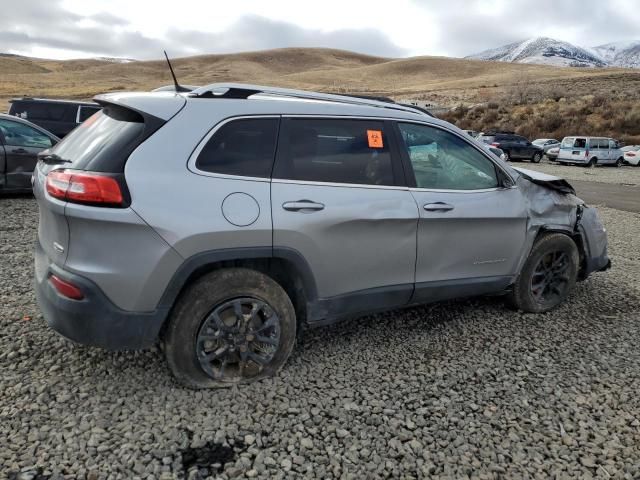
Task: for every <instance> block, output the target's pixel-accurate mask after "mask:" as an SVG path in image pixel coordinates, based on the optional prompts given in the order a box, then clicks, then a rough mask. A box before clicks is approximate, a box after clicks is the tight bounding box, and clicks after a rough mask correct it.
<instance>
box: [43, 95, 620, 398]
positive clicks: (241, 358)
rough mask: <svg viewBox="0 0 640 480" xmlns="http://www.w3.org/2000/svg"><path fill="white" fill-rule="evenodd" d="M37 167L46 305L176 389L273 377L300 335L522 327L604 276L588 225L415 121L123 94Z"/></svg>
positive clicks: (333, 107) (461, 143) (84, 337)
mask: <svg viewBox="0 0 640 480" xmlns="http://www.w3.org/2000/svg"><path fill="white" fill-rule="evenodd" d="M96 101H97V102H98V103H99V104H100V105H101V106H102V107H103V108H102V110H101V112H99V113H97V114H95V115H94V116H93V117H91V118H90V119H89V120H87V121H86V122H85V123H84V124H82V125H81V126H80V127H78V128H77V129H76V130H74V132H72V133H71V134H70V135H69V136H68V137H66V138H65V139H64V140H63V141H62V142H60V143H59V144H58V145H57V146H56V147H54V148H53V149H52V150H51V151H50V152H48V155H45V156H44V157H42V159H41V160H40V162H39V164H38V166H37V169H36V172H35V174H34V193H35V196H36V197H37V200H38V203H39V207H40V225H39V231H38V242H37V247H36V249H37V250H36V274H35V275H36V291H37V297H38V302H39V304H40V307H41V309H42V311H43V313H44V316H45V318H46V320H47V322H48V323H49V325H50V326H51V327H52V328H53V329H54V330H56V331H58V332H59V333H61V334H62V335H64V336H66V337H68V338H70V339H72V340H74V341H77V342H80V343H84V344H89V345H96V346H100V347H104V348H109V349H139V348H145V347H148V346H150V345H152V344H153V343H154V342H155V341H157V340H160V341H161V342H162V344H163V345H164V350H165V353H166V357H167V361H168V364H169V366H170V368H171V370H172V371H173V373H174V374H175V376H176V377H177V378H178V379H179V380H180V381H181V382H183V383H184V384H186V385H188V386H191V387H196V388H200V387H211V386H214V387H218V386H226V385H230V384H234V383H238V382H247V381H252V380H256V379H260V378H263V377H265V376H268V375H272V374H274V373H275V372H276V371H277V370H278V369H279V368H280V367H282V365H283V364H284V363H285V361H286V359H287V357H288V356H289V354H290V353H291V351H292V349H293V347H294V343H295V338H296V334H297V333H298V332H299V331H300V329H301V328H302V327H303V326H317V325H326V324H328V323H331V322H334V321H336V320H338V319H341V318H344V317H349V316H354V315H362V314H365V313H370V312H375V311H381V310H387V309H394V308H400V307H406V306H410V305H418V304H423V303H427V302H434V301H439V300H444V299H452V298H459V297H467V296H473V295H484V294H496V293H504V295H505V298H506V299H507V301H508V302H509V303H510V304H512V305H514V306H515V307H517V308H519V309H521V310H523V311H526V312H545V311H548V310H550V309H552V308H554V307H556V306H557V305H558V304H560V303H561V302H563V301H564V300H565V299H566V298H567V296H568V295H569V294H570V292H571V290H572V289H573V288H574V285H575V283H576V281H579V280H583V279H585V278H587V276H588V275H589V274H591V273H592V272H594V271H600V270H604V269H606V268H608V266H609V259H608V257H607V239H606V234H605V230H604V228H603V226H602V223H601V222H600V220H599V219H598V215H597V213H596V211H595V210H594V209H593V208H590V207H588V206H586V205H585V204H584V203H583V202H582V201H581V200H580V199H579V198H577V197H576V196H575V194H574V191H573V189H572V188H571V186H570V185H569V184H568V183H567V182H565V181H564V180H562V179H559V178H556V177H550V176H547V175H542V174H539V173H535V172H529V171H525V170H517V169H514V168H512V167H511V166H509V165H508V164H506V163H505V162H503V161H501V160H500V159H499V158H497V157H495V156H494V155H493V154H492V153H491V152H489V151H488V150H486V149H485V147H484V146H482V145H480V144H479V143H477V142H476V141H474V140H473V139H471V138H470V137H469V136H468V135H467V134H466V133H465V132H464V131H462V130H459V129H458V128H456V127H454V126H453V125H451V124H449V123H446V122H444V121H441V120H438V119H435V118H432V117H431V116H429V115H428V114H426V113H425V112H422V111H419V110H416V109H415V108H412V107H409V106H403V105H399V104H395V103H391V102H384V101H376V100H372V99H364V98H354V97H346V96H339V95H329V94H320V93H312V92H302V91H296V90H285V89H276V88H269V87H259V86H252V85H238V84H227V85H223V84H214V85H210V86H206V87H202V88H199V89H197V90H195V91H193V92H190V93H179V94H178V93H176V94H174V93H168V92H158V93H115V94H108V95H102V96H99V97H97V98H96Z"/></svg>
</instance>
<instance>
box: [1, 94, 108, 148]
mask: <svg viewBox="0 0 640 480" xmlns="http://www.w3.org/2000/svg"><path fill="white" fill-rule="evenodd" d="M9 103H10V104H11V106H10V107H9V114H10V115H14V116H16V117H20V118H23V119H25V120H29V121H30V122H31V123H35V124H36V125H39V126H40V127H42V128H44V129H45V130H47V131H49V132H51V133H53V134H54V135H56V136H57V137H59V138H62V137H64V136H65V135H67V134H68V133H69V132H70V131H71V130H73V129H74V128H76V127H77V126H78V125H79V124H81V123H82V122H84V121H85V120H86V119H87V118H89V117H90V116H91V115H93V114H94V113H96V112H97V111H99V110H100V105H98V104H96V103H94V102H78V101H72V100H54V99H49V98H30V97H23V98H14V99H12V100H9Z"/></svg>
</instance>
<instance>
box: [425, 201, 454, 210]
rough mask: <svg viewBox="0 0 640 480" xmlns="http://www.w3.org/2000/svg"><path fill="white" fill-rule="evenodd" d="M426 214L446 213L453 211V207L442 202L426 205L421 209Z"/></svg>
mask: <svg viewBox="0 0 640 480" xmlns="http://www.w3.org/2000/svg"><path fill="white" fill-rule="evenodd" d="M423 208H424V209H425V210H426V211H427V212H448V211H449V210H453V205H449V204H448V203H444V202H434V203H427V204H426V205H425V206H424V207H423Z"/></svg>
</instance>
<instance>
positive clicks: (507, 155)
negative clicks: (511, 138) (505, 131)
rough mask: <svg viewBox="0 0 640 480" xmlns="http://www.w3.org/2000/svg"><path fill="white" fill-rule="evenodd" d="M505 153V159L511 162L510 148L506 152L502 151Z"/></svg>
mask: <svg viewBox="0 0 640 480" xmlns="http://www.w3.org/2000/svg"><path fill="white" fill-rule="evenodd" d="M502 153H503V154H504V160H505V162H510V161H511V154H510V153H509V151H508V150H505V151H504V152H502Z"/></svg>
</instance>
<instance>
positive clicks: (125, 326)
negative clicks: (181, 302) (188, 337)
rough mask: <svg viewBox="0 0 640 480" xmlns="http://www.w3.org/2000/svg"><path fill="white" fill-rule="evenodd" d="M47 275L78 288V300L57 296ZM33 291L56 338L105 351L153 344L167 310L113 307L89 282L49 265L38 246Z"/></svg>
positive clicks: (144, 346)
mask: <svg viewBox="0 0 640 480" xmlns="http://www.w3.org/2000/svg"><path fill="white" fill-rule="evenodd" d="M51 274H55V275H56V276H58V277H60V278H62V279H63V280H67V281H69V282H71V283H73V284H74V285H76V286H78V287H80V289H81V290H82V292H83V293H84V298H83V299H82V300H72V299H70V298H67V297H64V296H62V295H60V294H59V293H58V292H57V291H56V290H55V289H54V288H53V286H52V285H51V283H50V282H49V277H50V275H51ZM35 290H36V298H37V301H38V305H39V306H40V309H41V310H42V314H43V315H44V318H45V320H46V321H47V324H48V325H49V326H50V327H51V328H52V329H53V330H55V331H56V332H58V333H59V334H60V335H62V336H64V337H66V338H68V339H70V340H73V341H74V342H77V343H81V344H83V345H90V346H96V347H102V348H106V349H108V350H137V349H142V348H147V347H149V346H151V345H153V343H154V342H155V341H156V339H157V338H158V333H159V332H160V327H161V326H162V323H163V322H164V319H165V318H166V316H167V314H168V310H167V309H159V310H156V311H153V312H130V311H125V310H122V309H120V308H118V307H116V306H115V305H114V304H113V303H112V302H111V301H110V300H109V299H108V298H107V296H106V295H105V294H104V293H103V292H102V291H101V290H100V288H99V287H98V286H97V285H96V284H94V283H93V282H91V281H90V280H88V279H86V278H84V277H81V276H79V275H75V274H72V273H69V272H67V271H66V270H64V269H62V268H60V267H58V266H56V265H55V264H53V263H52V262H51V261H50V260H49V258H48V257H47V255H46V254H45V252H44V250H43V249H42V247H41V246H40V243H39V242H38V243H37V244H36V252H35Z"/></svg>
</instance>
